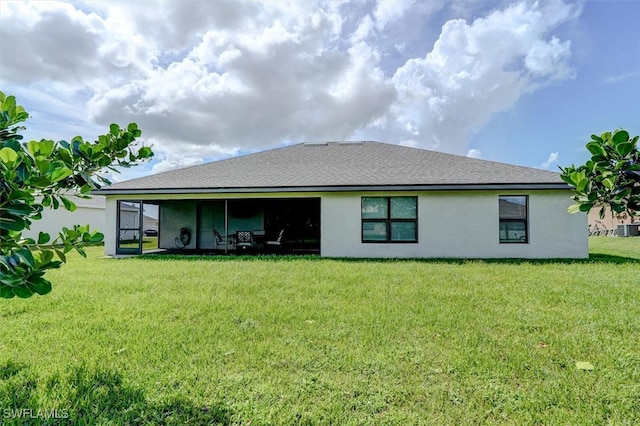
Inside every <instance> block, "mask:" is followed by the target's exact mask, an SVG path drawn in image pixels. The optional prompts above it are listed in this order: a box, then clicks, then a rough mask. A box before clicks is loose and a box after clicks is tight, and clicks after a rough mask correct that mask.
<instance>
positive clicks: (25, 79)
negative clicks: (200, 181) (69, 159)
mask: <svg viewBox="0 0 640 426" xmlns="http://www.w3.org/2000/svg"><path fill="white" fill-rule="evenodd" d="M501 3H502V2H501V1H498V0H496V1H495V2H493V3H491V4H492V5H497V6H500V5H501ZM465 5H467V3H466V2H463V1H456V2H454V3H449V2H445V1H440V0H439V1H432V2H414V1H384V0H380V1H378V2H376V3H375V4H372V3H371V2H338V1H330V0H317V1H308V2H237V1H235V0H224V1H223V0H220V1H215V2H202V1H191V0H185V1H181V2H157V3H155V2H154V3H149V2H73V3H71V2H2V3H0V12H1V13H0V20H1V24H0V37H2V38H3V44H2V45H1V46H0V54H1V55H2V56H1V58H2V60H1V61H0V83H1V84H2V85H3V86H6V87H3V90H5V91H7V90H8V89H10V88H12V87H14V88H17V90H16V91H17V92H20V93H24V94H28V95H29V96H32V95H34V94H36V93H38V90H40V89H41V88H43V87H46V88H48V89H47V98H54V97H56V94H57V96H58V102H57V103H56V104H51V103H49V104H48V105H55V108H56V109H57V108H62V105H64V104H65V103H66V104H67V105H68V111H72V114H71V115H72V116H73V120H74V123H73V125H74V126H75V127H74V134H77V133H78V132H76V131H75V129H76V128H77V127H79V126H78V125H77V122H76V120H80V119H81V118H82V117H83V116H84V117H85V118H86V128H90V129H91V132H92V134H95V133H93V132H94V129H95V128H96V127H104V128H105V129H106V126H107V125H108V124H109V123H111V122H119V123H122V124H126V123H128V122H131V121H136V122H137V123H138V124H139V126H140V128H141V129H142V130H143V138H144V140H145V141H146V142H147V143H152V144H153V145H154V149H155V150H156V152H157V153H158V160H157V161H158V162H157V163H156V164H155V166H154V170H155V171H157V170H166V169H168V168H172V167H180V166H184V165H188V164H195V163H197V162H201V161H202V159H203V158H222V157H225V156H228V155H232V153H236V152H239V151H243V152H244V151H252V150H257V149H263V148H267V147H271V146H275V145H278V144H280V143H281V142H282V141H289V142H296V141H303V140H304V141H309V140H340V139H377V140H384V141H389V142H395V143H401V144H405V145H410V146H422V147H427V148H436V149H440V150H445V151H449V152H455V153H458V154H463V153H466V152H467V151H468V147H467V143H468V139H469V136H470V135H471V134H473V132H474V131H476V130H478V129H479V128H480V127H481V126H482V125H484V124H485V123H486V122H488V121H489V120H490V119H491V118H492V116H493V115H494V114H496V113H497V112H500V111H504V110H506V109H508V108H511V107H512V106H513V105H514V104H515V103H516V102H517V101H518V99H519V98H520V97H521V96H522V95H523V94H525V93H529V92H531V91H534V90H536V89H538V88H539V87H542V86H544V85H546V84H549V83H550V82H552V81H558V80H562V79H567V78H570V77H571V76H572V73H573V71H572V68H571V65H570V62H569V59H570V53H571V52H570V47H571V46H570V42H569V41H568V40H562V39H561V38H559V37H556V36H554V35H553V30H554V29H555V28H556V27H557V26H559V25H562V24H563V23H564V22H567V21H568V20H571V19H573V18H575V17H576V16H577V14H578V13H579V8H578V7H576V6H572V5H567V4H565V3H563V2H562V1H559V0H558V1H555V0H553V1H548V2H544V5H540V4H539V3H531V2H526V1H522V2H520V3H517V4H514V5H511V6H508V7H506V8H504V9H499V8H498V9H496V10H495V11H493V12H491V13H488V14H486V16H484V17H482V18H478V19H475V20H473V21H470V22H468V21H466V20H463V19H450V20H448V21H446V22H445V23H444V25H442V29H441V32H440V33H439V34H438V33H437V32H436V33H435V34H436V37H434V38H433V39H429V38H426V36H425V34H426V33H427V32H428V31H427V30H429V31H431V32H434V31H436V30H435V28H438V27H439V25H438V26H435V20H434V19H435V18H434V16H435V12H442V13H444V12H445V11H446V10H454V9H455V10H458V9H460V10H461V9H462V8H463V6H465ZM447 7H448V8H449V9H447ZM24 52H29V55H25V54H23V53H24ZM415 52H420V53H419V54H416V53H415ZM6 58H11V60H5V59H6ZM34 96H35V95H34ZM19 100H20V99H19ZM32 102H33V103H36V104H37V101H36V100H34V101H32ZM23 103H24V100H23ZM38 105H39V107H40V104H38ZM41 108H42V110H43V114H44V110H45V109H46V104H45V103H44V102H42V106H41ZM57 119H58V124H59V121H60V117H57ZM51 124H52V125H53V122H52V123H51ZM67 137H69V136H67ZM472 151H474V150H471V151H469V155H471V152H472Z"/></svg>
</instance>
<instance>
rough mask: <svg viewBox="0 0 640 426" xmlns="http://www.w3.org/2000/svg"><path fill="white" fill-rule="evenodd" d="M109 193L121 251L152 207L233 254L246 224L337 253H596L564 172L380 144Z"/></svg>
mask: <svg viewBox="0 0 640 426" xmlns="http://www.w3.org/2000/svg"><path fill="white" fill-rule="evenodd" d="M98 193H99V194H101V195H104V196H106V198H107V208H106V212H107V232H106V237H105V251H106V253H107V254H110V255H113V254H117V253H129V252H138V251H139V249H137V248H136V249H131V247H130V246H128V245H127V243H126V241H120V240H119V239H117V238H116V236H117V235H119V232H118V231H123V230H130V228H127V227H128V226H129V225H126V226H125V225H123V219H122V218H123V217H126V215H127V214H128V213H127V207H126V206H131V205H133V206H136V208H137V209H138V210H139V211H142V209H143V206H144V205H147V204H151V205H154V206H157V208H158V217H159V229H158V230H159V237H158V241H159V244H158V246H159V247H160V248H165V249H174V248H180V249H184V250H192V249H193V250H198V249H199V250H211V249H218V250H224V251H227V250H228V249H229V248H230V247H229V246H228V245H227V244H225V242H226V241H229V238H227V236H231V235H233V234H235V233H236V231H242V230H252V231H255V232H254V234H255V235H256V236H263V235H264V238H265V239H266V240H272V239H274V238H276V236H278V235H279V233H280V232H281V231H282V230H283V229H284V237H283V240H282V243H283V248H284V249H287V250H289V251H294V252H296V251H299V252H315V253H319V254H320V255H322V256H330V257H387V258H389V257H391V258H434V257H435V258H438V257H443V258H444V257H459V258H584V257H587V256H588V238H587V217H586V215H585V214H574V215H571V214H568V213H567V207H568V206H569V205H570V204H571V203H572V200H571V198H570V197H571V195H572V192H571V190H570V188H569V186H568V185H566V184H565V183H564V182H563V181H562V180H561V179H560V177H559V174H557V173H553V172H549V171H545V170H539V169H533V168H527V167H520V166H514V165H509V164H502V163H496V162H490V161H484V160H478V159H474V158H468V157H461V156H456V155H450V154H444V153H440V152H434V151H426V150H422V149H417V148H409V147H404V146H399V145H391V144H384V143H379V142H344V143H337V142H328V143H310V144H298V145H292V146H287V147H284V148H278V149H273V150H269V151H263V152H259V153H255V154H250V155H246V156H241V157H235V158H230V159H227V160H222V161H217V162H212V163H208V164H203V165H198V166H193V167H189V168H185V169H180V170H174V171H169V172H165V173H160V174H156V175H151V176H148V177H143V178H139V179H133V180H130V181H125V182H121V183H118V184H115V185H112V186H110V187H105V188H103V189H102V190H101V191H98ZM118 212H120V214H118ZM134 228H135V227H134ZM141 228H142V227H137V228H136V229H137V232H141V230H142V229H141ZM214 230H215V231H214ZM216 232H217V233H218V234H220V235H222V241H221V240H220V239H219V238H216V237H215V234H216ZM187 234H188V235H187ZM187 236H188V237H190V238H186V237H187ZM182 237H184V238H182Z"/></svg>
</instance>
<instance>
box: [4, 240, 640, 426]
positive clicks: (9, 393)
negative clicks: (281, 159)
mask: <svg viewBox="0 0 640 426" xmlns="http://www.w3.org/2000/svg"><path fill="white" fill-rule="evenodd" d="M590 243H591V252H592V253H593V254H592V258H591V259H590V260H588V261H576V262H569V261H555V262H554V261H532V262H528V261H513V260H512V261H500V262H498V261H490V262H483V261H366V260H357V261H356V260H330V259H320V258H315V257H308V258H306V257H300V258H286V257H280V258H278V257H256V258H234V257H228V258H221V257H219V258H212V257H210V258H202V257H189V258H175V257H172V258H168V257H156V258H149V257H147V258H130V259H103V258H101V257H100V256H101V248H92V249H90V250H89V258H88V259H82V258H80V257H77V256H74V257H72V258H71V259H70V263H69V264H67V265H65V266H63V268H62V269H60V270H58V271H53V272H52V273H50V274H49V275H48V277H49V278H50V279H51V280H52V281H53V283H54V287H53V292H52V293H51V294H49V295H47V296H44V297H34V298H32V299H27V300H19V299H12V300H0V424H2V423H3V422H5V423H6V424H24V422H25V420H26V421H27V422H31V424H41V423H42V424H83V423H84V424H112V425H119V424H176V425H178V424H194V425H200V424H243V425H246V424H252V425H266V424H274V425H280V424H286V425H288V424H321V425H322V424H336V425H350V424H353V425H370V424H389V425H408V424H429V425H431V424H438V425H439V424H452V425H461V424H474V425H475V424H496V423H502V424H514V425H521V424H545V425H547V424H573V425H575V424H629V425H631V424H639V423H640V349H639V348H640V302H639V300H640V238H604V237H601V238H600V237H599V238H592V239H591V241H590ZM583 361H584V362H589V363H590V364H592V365H593V370H583V369H578V368H576V362H583ZM18 416H23V417H22V418H20V419H18ZM24 416H27V419H25V418H24ZM56 417H57V418H56Z"/></svg>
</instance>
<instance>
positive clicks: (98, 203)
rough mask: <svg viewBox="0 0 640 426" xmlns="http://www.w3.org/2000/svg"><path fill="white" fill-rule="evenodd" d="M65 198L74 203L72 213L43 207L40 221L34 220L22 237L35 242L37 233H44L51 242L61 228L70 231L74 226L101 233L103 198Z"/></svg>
mask: <svg viewBox="0 0 640 426" xmlns="http://www.w3.org/2000/svg"><path fill="white" fill-rule="evenodd" d="M66 198H68V199H69V200H71V201H73V202H74V203H75V205H76V209H75V210H74V211H72V212H70V211H68V210H66V209H65V208H64V207H63V206H62V205H60V208H58V209H52V208H48V207H45V208H44V209H43V210H42V219H40V220H34V221H33V222H32V223H31V227H30V229H27V230H25V231H24V232H23V233H22V236H23V237H26V238H33V239H35V240H37V239H38V235H39V233H40V232H44V233H47V234H49V236H51V239H52V240H53V239H54V238H56V236H57V235H58V233H59V232H60V231H62V228H63V227H66V228H69V229H71V228H73V226H74V225H89V226H90V228H91V229H92V230H100V231H101V232H103V230H104V228H105V226H104V221H105V205H106V202H105V198H104V197H102V196H93V197H91V198H80V197H76V196H75V195H66Z"/></svg>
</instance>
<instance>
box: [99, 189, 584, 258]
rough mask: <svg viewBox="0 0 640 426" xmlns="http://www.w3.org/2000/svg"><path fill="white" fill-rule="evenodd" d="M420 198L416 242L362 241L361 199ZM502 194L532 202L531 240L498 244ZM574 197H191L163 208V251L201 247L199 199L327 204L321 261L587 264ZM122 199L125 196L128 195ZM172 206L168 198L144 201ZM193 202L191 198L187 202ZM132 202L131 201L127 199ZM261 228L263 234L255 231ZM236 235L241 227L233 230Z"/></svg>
mask: <svg viewBox="0 0 640 426" xmlns="http://www.w3.org/2000/svg"><path fill="white" fill-rule="evenodd" d="M376 195H378V196H393V195H400V196H408V195H413V196H417V197H418V243H406V244H405V243H402V244H397V243H391V244H389V243H387V244H376V243H362V236H361V197H363V196H376ZM499 195H528V196H529V204H528V209H529V216H528V220H529V222H528V225H529V242H528V243H526V244H500V242H499V233H498V229H499V221H498V196H499ZM569 195H570V193H569V192H568V191H515V192H508V191H448V192H437V191H429V192H398V193H388V192H380V193H376V192H357V193H356V192H353V193H340V192H332V193H296V194H293V193H287V194H281V193H261V194H258V195H257V194H234V195H231V194H199V195H196V194H193V195H189V196H185V195H181V198H182V199H181V200H179V201H178V200H176V201H172V202H170V203H168V204H165V203H163V204H162V206H161V208H160V228H161V229H160V244H159V246H160V247H161V248H173V247H175V238H176V237H177V236H178V235H179V232H180V228H182V227H188V228H191V230H192V236H193V237H192V241H191V244H190V245H189V246H188V247H187V248H196V246H195V244H196V241H195V240H196V235H197V232H196V229H197V227H196V225H197V207H196V206H197V203H198V201H196V200H203V199H210V200H214V199H224V198H230V199H232V198H277V197H287V198H290V197H320V198H321V202H320V204H321V218H320V228H321V243H320V251H321V255H322V256H328V257H372V258H375V257H386V258H394V257H398V258H402V257H415V258H433V257H456V258H530V259H535V258H585V257H588V238H587V232H588V230H587V216H586V214H574V215H570V214H568V213H567V212H566V211H567V207H568V206H569V204H571V202H572V201H571V199H570V198H569ZM123 198H124V197H123ZM139 198H142V199H144V198H147V199H149V200H156V201H157V200H167V199H169V198H171V196H169V195H163V196H157V195H156V196H153V198H152V196H146V197H138V199H139ZM185 198H192V200H189V199H185ZM129 199H130V198H129ZM116 205H117V201H116V197H107V209H106V210H107V225H106V231H105V253H106V254H115V246H116V241H115V228H116ZM256 229H258V228H256ZM229 230H230V232H233V231H234V230H235V228H234V227H233V226H231V224H230V227H229Z"/></svg>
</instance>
